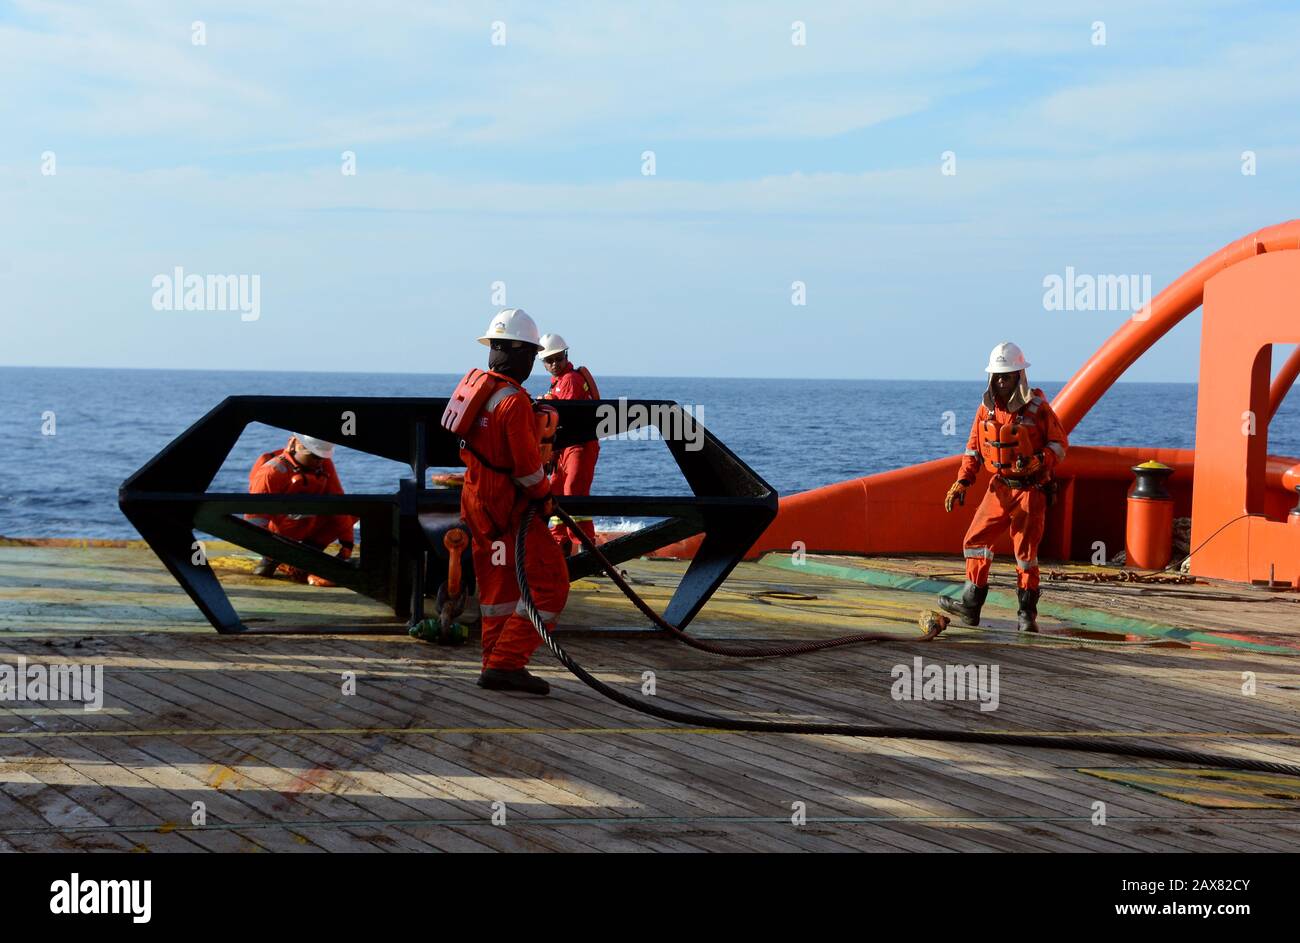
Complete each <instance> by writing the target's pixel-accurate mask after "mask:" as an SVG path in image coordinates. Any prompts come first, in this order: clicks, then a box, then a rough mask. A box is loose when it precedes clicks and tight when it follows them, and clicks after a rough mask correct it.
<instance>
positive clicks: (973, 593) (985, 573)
mask: <svg viewBox="0 0 1300 943" xmlns="http://www.w3.org/2000/svg"><path fill="white" fill-rule="evenodd" d="M1028 367H1029V363H1028V361H1026V360H1025V355H1024V353H1023V352H1021V350H1020V348H1019V347H1017V346H1016V345H1015V344H1012V343H1010V342H1009V341H1008V342H1004V343H1001V344H998V346H996V347H994V348H993V351H992V353H991V354H990V355H989V365H988V366H987V367H986V368H985V372H986V373H987V374H988V375H989V384H988V389H987V390H986V391H985V393H984V401H983V402H982V403H981V404H980V407H979V409H978V410H977V411H976V413H975V422H974V423H973V424H972V425H971V431H970V438H969V439H967V441H966V454H965V456H964V457H963V458H962V462H961V467H960V469H959V470H958V473H957V481H956V482H955V483H954V484H953V486H952V487H951V488H949V489H948V494H947V496H946V497H945V499H944V510H945V511H951V510H952V507H953V503H954V502H957V503H960V504H965V503H966V489H967V488H969V487H970V486H971V485H972V484H974V483H975V476H976V475H977V474H978V473H979V469H980V466H981V465H983V466H984V467H985V468H987V469H988V470H989V472H990V473H992V475H993V480H992V481H991V482H989V488H988V491H987V492H986V493H985V495H984V500H983V501H982V502H980V506H979V509H978V510H977V511H976V512H975V519H974V520H973V521H971V525H970V528H969V529H968V530H967V531H966V539H965V540H964V541H963V544H962V546H963V552H964V555H965V557H966V585H965V587H964V588H963V590H962V594H961V597H960V598H958V599H952V598H950V597H948V596H941V597H939V605H940V606H941V607H943V608H944V609H945V610H947V611H948V612H950V613H952V614H953V615H955V616H957V617H958V618H960V619H961V621H962V622H964V623H965V624H966V625H979V621H980V609H981V608H982V607H983V605H984V600H985V598H986V597H987V596H988V592H989V570H990V569H991V568H992V565H993V544H994V541H996V540H997V539H998V538H999V537H1000V536H1001V535H1002V534H1004V533H1006V532H1007V530H1008V528H1010V531H1011V547H1012V550H1013V551H1014V553H1015V558H1016V586H1017V589H1016V599H1017V601H1018V602H1019V607H1018V611H1017V613H1016V621H1017V624H1018V625H1019V628H1020V630H1021V631H1023V632H1036V631H1038V621H1037V619H1038V597H1039V588H1038V544H1039V541H1041V540H1042V537H1043V525H1044V523H1045V519H1046V516H1047V494H1046V492H1045V490H1044V489H1045V487H1050V486H1051V479H1052V469H1053V468H1055V467H1056V466H1057V465H1059V464H1060V463H1061V462H1063V461H1064V460H1065V450H1066V449H1067V448H1069V440H1068V439H1067V437H1066V434H1065V428H1064V427H1063V426H1062V425H1061V420H1060V419H1058V418H1057V416H1056V413H1054V412H1053V411H1052V407H1051V406H1050V405H1048V402H1047V398H1046V397H1045V396H1044V395H1043V391H1042V390H1039V389H1031V388H1030V386H1029V379H1028V377H1027V376H1026V373H1025V371H1026V369H1027V368H1028Z"/></svg>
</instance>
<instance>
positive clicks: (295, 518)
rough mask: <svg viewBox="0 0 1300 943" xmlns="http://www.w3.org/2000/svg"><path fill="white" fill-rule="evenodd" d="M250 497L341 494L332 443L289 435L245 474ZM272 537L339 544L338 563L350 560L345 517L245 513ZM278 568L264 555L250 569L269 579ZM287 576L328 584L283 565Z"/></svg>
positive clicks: (323, 545)
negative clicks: (287, 441)
mask: <svg viewBox="0 0 1300 943" xmlns="http://www.w3.org/2000/svg"><path fill="white" fill-rule="evenodd" d="M248 493H249V494H343V484H342V483H341V482H340V481H339V475H338V471H337V470H336V469H335V468H334V445H333V444H332V443H330V442H326V441H325V440H324V439H317V438H313V437H312V436H309V435H300V434H298V433H294V434H293V435H291V436H290V437H289V444H288V445H286V446H285V447H284V448H282V449H277V450H276V451H274V452H265V453H263V454H262V455H259V456H258V458H257V461H256V462H254V463H253V468H252V470H251V471H250V472H249V473H248ZM247 516H248V519H249V520H251V521H253V522H254V523H255V524H259V525H261V526H262V527H265V528H267V529H268V530H269V531H270V532H271V533H273V534H279V535H280V536H281V537H287V538H288V539H289V540H297V541H299V542H301V543H304V544H307V545H308V546H311V547H315V548H316V549H317V550H324V549H326V548H327V547H329V546H330V544H332V543H334V541H336V540H337V541H338V543H339V552H338V557H339V559H340V560H347V559H348V558H350V557H351V556H352V549H353V537H352V527H353V523H354V522H353V519H352V518H351V517H349V516H348V515H345V514H271V515H255V514H250V515H247ZM279 567H280V564H279V563H277V562H276V561H275V560H272V559H270V558H269V557H263V558H262V559H261V560H259V561H258V563H257V565H256V566H255V567H253V572H254V573H255V574H256V575H258V576H274V575H275V571H276V570H277V569H278V568H279ZM286 569H287V570H288V573H289V577H290V578H291V579H293V580H295V581H296V582H299V583H311V585H313V586H333V585H334V584H333V583H331V582H330V581H329V580H326V579H324V578H322V577H319V576H315V575H311V574H308V573H306V572H304V571H302V570H299V569H298V568H297V567H287V568H286Z"/></svg>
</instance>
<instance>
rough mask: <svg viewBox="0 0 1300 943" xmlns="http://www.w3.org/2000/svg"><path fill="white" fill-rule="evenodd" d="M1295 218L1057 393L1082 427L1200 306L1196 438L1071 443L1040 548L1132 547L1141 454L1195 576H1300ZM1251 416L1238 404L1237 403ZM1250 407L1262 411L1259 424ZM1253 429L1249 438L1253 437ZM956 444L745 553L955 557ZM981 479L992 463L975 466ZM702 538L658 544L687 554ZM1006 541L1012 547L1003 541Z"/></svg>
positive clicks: (1299, 267)
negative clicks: (1277, 434)
mask: <svg viewBox="0 0 1300 943" xmlns="http://www.w3.org/2000/svg"><path fill="white" fill-rule="evenodd" d="M1298 249H1300V220H1292V221H1290V222H1287V223H1283V224H1281V225H1278V226H1270V227H1268V228H1267V229H1261V230H1260V231H1259V232H1256V233H1254V234H1252V235H1249V236H1246V237H1245V238H1244V239H1240V240H1238V241H1236V242H1234V243H1232V244H1230V245H1228V246H1225V247H1224V248H1223V249H1221V250H1219V251H1218V252H1216V253H1214V254H1213V255H1211V256H1209V257H1208V258H1206V259H1205V260H1204V261H1202V262H1201V263H1200V264H1199V265H1197V266H1196V267H1195V268H1192V269H1191V270H1189V271H1188V272H1186V273H1185V274H1184V275H1182V276H1181V277H1180V278H1178V279H1177V280H1176V281H1174V282H1173V283H1172V284H1171V285H1169V286H1168V287H1167V288H1165V290H1164V291H1162V292H1160V294H1158V295H1157V296H1156V297H1155V298H1153V299H1152V300H1151V303H1150V304H1149V305H1148V306H1147V307H1146V308H1144V309H1143V310H1142V311H1139V312H1138V313H1137V314H1135V315H1134V316H1133V317H1132V318H1131V319H1130V320H1128V321H1126V322H1125V323H1124V325H1123V326H1122V327H1120V329H1119V330H1117V331H1116V332H1115V333H1114V334H1113V335H1112V336H1111V337H1110V339H1109V340H1107V341H1106V342H1105V343H1104V344H1103V345H1102V346H1101V348H1100V349H1098V351H1097V352H1096V353H1095V354H1093V355H1092V357H1090V358H1089V359H1088V361H1087V362H1086V363H1085V364H1084V365H1083V366H1082V367H1081V368H1080V369H1079V371H1078V372H1077V373H1076V374H1075V375H1074V376H1073V377H1071V378H1070V381H1069V382H1068V383H1066V385H1065V386H1064V387H1063V388H1062V390H1061V392H1060V393H1059V394H1057V396H1056V398H1055V399H1054V400H1053V401H1052V406H1053V408H1054V409H1055V410H1056V412H1057V414H1058V415H1059V416H1060V417H1061V421H1062V422H1063V423H1064V424H1065V427H1066V429H1067V430H1072V429H1073V428H1074V427H1075V426H1076V425H1077V424H1078V423H1079V420H1080V419H1082V418H1083V416H1084V415H1085V414H1086V413H1087V412H1088V410H1089V409H1091V408H1092V407H1093V405H1095V404H1096V402H1097V401H1098V400H1099V399H1101V397H1102V395H1103V394H1104V393H1105V392H1106V391H1107V390H1108V389H1110V387H1111V385H1112V384H1114V383H1115V381H1116V380H1117V379H1119V377H1120V375H1121V374H1123V373H1124V371H1125V370H1127V369H1128V368H1129V367H1130V366H1131V365H1132V364H1133V363H1134V362H1135V361H1136V360H1137V359H1138V358H1139V357H1140V356H1142V354H1143V353H1145V352H1146V351H1147V350H1148V349H1149V348H1150V347H1151V346H1152V345H1153V344H1154V343H1155V342H1156V341H1158V340H1159V339H1160V338H1161V337H1163V336H1164V335H1165V334H1166V333H1167V332H1168V331H1169V330H1170V329H1171V328H1172V327H1173V326H1174V325H1176V324H1178V322H1180V321H1181V320H1182V319H1183V318H1185V317H1186V316H1187V315H1188V314H1190V313H1191V312H1193V311H1195V310H1196V309H1197V308H1199V307H1201V305H1202V303H1203V302H1204V305H1205V313H1204V318H1203V325H1204V326H1203V329H1202V339H1201V375H1200V388H1199V396H1198V400H1197V426H1196V443H1197V448H1196V449H1195V450H1192V449H1163V448H1149V449H1147V448H1128V447H1115V446H1074V447H1073V448H1071V449H1070V452H1069V456H1068V457H1067V459H1066V461H1065V462H1064V463H1063V464H1062V465H1061V466H1060V468H1059V469H1058V471H1057V477H1058V478H1059V479H1060V482H1061V489H1060V500H1058V501H1057V503H1056V504H1055V505H1054V506H1053V507H1052V508H1051V509H1050V510H1049V512H1048V521H1047V532H1046V535H1045V537H1044V540H1043V543H1042V546H1041V549H1040V556H1042V557H1044V558H1047V559H1080V560H1090V559H1096V558H1097V556H1098V553H1099V552H1100V554H1102V555H1104V557H1105V559H1108V560H1109V559H1110V558H1112V557H1113V556H1114V555H1115V554H1116V553H1118V552H1119V550H1121V549H1122V548H1123V547H1124V525H1125V514H1126V500H1125V499H1126V497H1127V495H1128V492H1129V490H1130V489H1131V487H1132V485H1133V474H1132V472H1131V471H1130V468H1131V466H1133V465H1136V464H1138V463H1140V462H1143V461H1146V460H1147V459H1155V460H1156V461H1159V462H1163V463H1164V464H1166V465H1170V466H1172V467H1173V468H1174V470H1175V471H1174V474H1173V476H1172V477H1171V478H1170V480H1169V482H1168V487H1169V491H1170V493H1171V494H1172V496H1173V498H1174V510H1175V514H1177V515H1179V516H1183V517H1186V516H1191V518H1192V547H1193V548H1197V547H1199V546H1200V545H1201V544H1204V547H1203V548H1201V549H1199V550H1197V551H1196V552H1195V553H1194V554H1193V558H1192V572H1193V573H1195V574H1197V575H1201V576H1212V577H1221V578H1224V579H1231V580H1242V581H1245V580H1252V579H1255V580H1258V579H1267V578H1269V577H1270V575H1273V576H1275V577H1276V578H1277V579H1278V580H1284V581H1287V582H1291V583H1292V584H1293V585H1297V586H1300V516H1293V517H1291V523H1287V521H1288V511H1289V510H1290V508H1292V507H1293V506H1294V505H1295V504H1296V500H1297V493H1296V490H1295V489H1296V487H1297V485H1300V459H1296V458H1284V457H1279V456H1270V455H1268V454H1267V444H1268V424H1269V421H1270V420H1271V419H1272V417H1273V415H1274V413H1275V412H1276V410H1277V407H1278V405H1279V404H1280V403H1281V401H1282V398H1283V397H1284V396H1285V395H1286V393H1287V390H1289V389H1290V387H1291V385H1292V384H1293V383H1294V382H1295V380H1296V377H1297V375H1298V374H1300V348H1297V350H1296V351H1295V352H1294V353H1293V354H1292V355H1291V357H1290V358H1289V359H1288V360H1287V362H1286V363H1285V364H1284V365H1283V366H1282V368H1281V369H1280V370H1279V371H1278V374H1277V376H1276V378H1275V379H1274V381H1273V384H1272V387H1271V389H1270V386H1269V374H1270V369H1271V363H1272V344H1274V343H1296V342H1300V252H1297V251H1295V250H1298ZM1247 413H1249V414H1251V415H1243V414H1247ZM1252 415H1253V417H1254V418H1253V420H1252ZM1252 433H1253V434H1252ZM959 461H960V458H959V457H957V456H953V457H949V458H941V459H936V460H935V461H931V462H924V463H922V464H920V465H913V466H910V467H908V468H901V469H897V470H895V471H889V472H884V473H881V474H878V475H869V476H867V477H865V478H856V479H852V480H849V481H842V482H838V483H836V484H833V485H827V486H826V487H824V488H816V489H814V490H812V491H805V492H802V493H800V494H795V495H791V496H789V497H786V498H783V499H782V500H781V506H780V512H779V514H778V515H777V518H776V520H775V521H773V523H772V525H771V526H770V527H769V528H768V529H767V531H765V532H764V533H763V535H762V536H761V537H760V538H759V539H758V541H757V542H756V543H755V544H754V547H753V549H752V550H751V551H750V556H751V557H755V556H758V555H759V554H762V553H765V552H767V551H770V550H786V551H789V550H791V549H802V550H807V551H808V552H832V553H855V554H868V553H957V552H959V550H960V547H961V539H962V535H963V534H964V533H965V531H966V527H967V525H968V524H969V523H970V518H971V516H972V515H973V514H974V506H975V505H976V504H977V503H978V502H975V501H972V502H970V506H968V507H966V508H964V509H961V508H958V509H954V511H953V513H951V514H947V513H945V512H944V510H943V494H944V492H945V491H946V490H947V488H948V485H949V484H951V483H952V481H953V479H954V478H955V477H956V470H957V465H958V463H959ZM981 477H983V473H981ZM696 544H697V541H695V540H693V541H685V542H683V543H682V544H678V545H675V546H674V547H668V548H665V549H664V550H663V551H660V553H661V554H663V555H666V556H668V555H672V556H690V555H691V553H692V551H693V550H694V547H695V545H696ZM997 551H998V552H999V553H1003V554H1005V553H1009V551H1010V544H1009V542H1005V543H1004V545H1003V546H1000V547H998V548H997Z"/></svg>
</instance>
